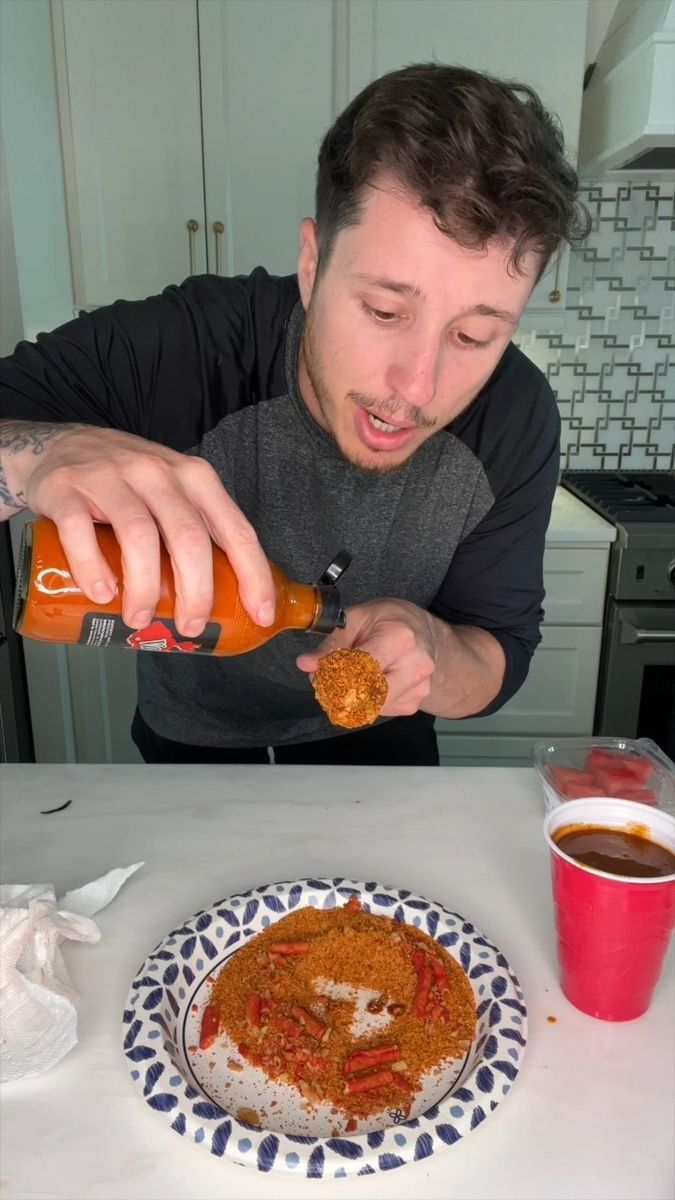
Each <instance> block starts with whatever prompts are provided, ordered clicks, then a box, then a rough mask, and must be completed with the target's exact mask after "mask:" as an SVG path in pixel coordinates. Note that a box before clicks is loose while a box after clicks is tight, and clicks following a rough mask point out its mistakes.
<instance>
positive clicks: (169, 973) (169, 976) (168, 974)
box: [162, 962, 178, 984]
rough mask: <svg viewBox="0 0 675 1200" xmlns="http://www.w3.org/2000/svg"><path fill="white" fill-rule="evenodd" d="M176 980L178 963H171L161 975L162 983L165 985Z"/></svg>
mask: <svg viewBox="0 0 675 1200" xmlns="http://www.w3.org/2000/svg"><path fill="white" fill-rule="evenodd" d="M177 978H178V963H175V962H173V963H171V965H170V966H168V967H167V968H166V971H165V972H164V974H163V975H162V983H166V984H169V983H175V981H176V980H177Z"/></svg>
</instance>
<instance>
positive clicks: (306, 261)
mask: <svg viewBox="0 0 675 1200" xmlns="http://www.w3.org/2000/svg"><path fill="white" fill-rule="evenodd" d="M318 266H319V245H318V242H317V237H316V224H315V222H314V221H313V220H312V218H311V217H305V218H304V220H303V221H302V222H301V225H300V253H299V255H298V286H299V288H300V299H301V300H302V303H303V307H304V308H305V309H307V308H309V302H310V300H311V298H312V292H313V291H314V284H315V282H316V273H317V270H318Z"/></svg>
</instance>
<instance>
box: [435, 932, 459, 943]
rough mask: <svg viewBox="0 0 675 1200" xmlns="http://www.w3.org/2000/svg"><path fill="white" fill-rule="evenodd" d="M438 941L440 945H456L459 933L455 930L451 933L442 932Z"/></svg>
mask: <svg viewBox="0 0 675 1200" xmlns="http://www.w3.org/2000/svg"><path fill="white" fill-rule="evenodd" d="M438 941H439V942H440V944H441V946H456V945H457V943H458V941H459V934H458V933H457V931H456V930H455V931H453V932H452V933H442V934H441V936H440V937H439V938H438Z"/></svg>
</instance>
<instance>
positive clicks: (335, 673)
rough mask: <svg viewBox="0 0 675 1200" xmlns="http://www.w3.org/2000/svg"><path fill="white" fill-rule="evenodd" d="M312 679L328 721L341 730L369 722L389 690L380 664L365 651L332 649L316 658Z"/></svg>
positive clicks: (377, 714)
mask: <svg viewBox="0 0 675 1200" xmlns="http://www.w3.org/2000/svg"><path fill="white" fill-rule="evenodd" d="M312 682H313V685H314V692H315V695H316V698H317V700H318V701H319V704H320V705H321V707H322V708H323V710H324V712H325V713H326V715H327V716H328V719H329V721H330V722H331V724H333V725H341V726H342V728H343V729H360V728H361V726H362V725H372V724H373V721H376V720H377V718H378V717H379V715H380V712H381V710H382V705H383V704H384V702H385V700H386V699H387V692H388V691H389V688H388V686H387V680H386V679H385V676H384V672H383V670H382V668H381V666H380V664H379V663H378V661H377V659H376V658H373V656H372V654H368V653H367V651H366V650H356V649H352V650H332V651H331V653H330V654H326V655H325V656H324V657H323V658H322V659H321V660H320V661H319V665H318V667H317V669H316V672H315V674H314V679H313V681H312Z"/></svg>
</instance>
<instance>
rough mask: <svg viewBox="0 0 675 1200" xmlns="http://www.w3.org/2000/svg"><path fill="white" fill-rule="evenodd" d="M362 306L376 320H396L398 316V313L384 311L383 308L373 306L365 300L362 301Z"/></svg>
mask: <svg viewBox="0 0 675 1200" xmlns="http://www.w3.org/2000/svg"><path fill="white" fill-rule="evenodd" d="M361 308H362V309H364V311H365V312H367V313H368V316H369V317H374V318H375V320H376V321H383V322H384V323H387V322H389V321H395V320H396V319H397V317H398V313H392V312H384V311H383V309H381V308H372V307H371V305H370V304H366V301H365V300H362V301H361Z"/></svg>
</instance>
